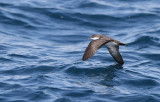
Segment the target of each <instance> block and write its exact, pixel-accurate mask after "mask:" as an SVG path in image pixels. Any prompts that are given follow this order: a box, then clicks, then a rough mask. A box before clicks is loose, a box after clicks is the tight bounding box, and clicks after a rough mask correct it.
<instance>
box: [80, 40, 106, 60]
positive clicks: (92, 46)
mask: <svg viewBox="0 0 160 102" xmlns="http://www.w3.org/2000/svg"><path fill="white" fill-rule="evenodd" d="M107 42H108V41H106V40H104V39H98V40H93V41H91V42H90V43H89V45H88V47H87V48H86V51H85V53H84V55H83V58H82V60H83V61H86V60H88V59H89V58H91V57H92V56H93V55H94V54H95V53H96V51H97V50H98V49H99V48H101V47H102V46H103V45H105V44H106V43H107Z"/></svg>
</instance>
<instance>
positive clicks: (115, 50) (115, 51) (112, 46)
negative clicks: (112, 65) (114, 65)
mask: <svg viewBox="0 0 160 102" xmlns="http://www.w3.org/2000/svg"><path fill="white" fill-rule="evenodd" d="M90 39H93V40H92V41H91V42H90V43H89V45H88V47H87V48H86V51H85V53H84V55H83V58H82V60H83V61H85V60H88V59H89V58H90V57H92V56H93V55H94V54H95V53H96V51H97V50H98V49H99V48H101V47H102V46H103V45H106V46H107V48H108V50H109V53H110V54H111V55H112V57H113V58H114V59H115V60H116V61H117V62H118V63H119V64H123V63H124V61H123V58H122V56H121V54H120V53H119V45H126V44H124V43H122V42H120V41H117V40H114V39H112V38H110V37H108V36H104V35H99V34H95V35H92V36H91V38H90Z"/></svg>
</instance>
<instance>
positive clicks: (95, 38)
mask: <svg viewBox="0 0 160 102" xmlns="http://www.w3.org/2000/svg"><path fill="white" fill-rule="evenodd" d="M91 39H92V40H97V39H99V38H98V37H94V38H91Z"/></svg>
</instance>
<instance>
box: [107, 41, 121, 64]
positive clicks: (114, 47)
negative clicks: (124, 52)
mask: <svg viewBox="0 0 160 102" xmlns="http://www.w3.org/2000/svg"><path fill="white" fill-rule="evenodd" d="M109 43H110V44H109V45H107V48H108V50H109V53H110V54H111V55H112V57H113V58H114V59H115V60H116V61H117V62H118V63H119V64H123V63H124V62H123V58H122V56H121V54H120V53H119V45H118V44H115V43H114V42H109ZM112 43H113V44H112Z"/></svg>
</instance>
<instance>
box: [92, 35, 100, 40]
mask: <svg viewBox="0 0 160 102" xmlns="http://www.w3.org/2000/svg"><path fill="white" fill-rule="evenodd" d="M100 37H101V35H99V34H95V35H92V36H91V37H90V38H89V39H92V40H97V39H100Z"/></svg>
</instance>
